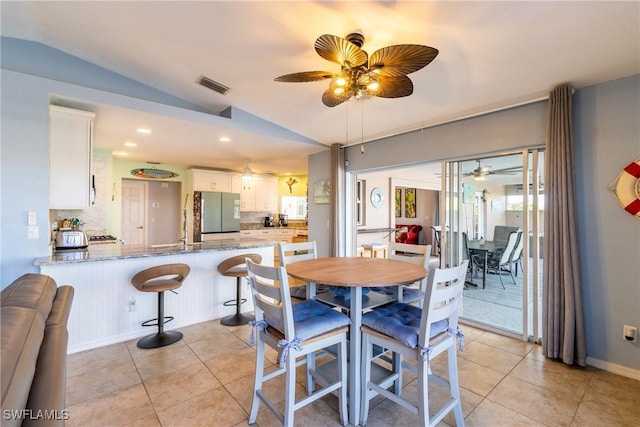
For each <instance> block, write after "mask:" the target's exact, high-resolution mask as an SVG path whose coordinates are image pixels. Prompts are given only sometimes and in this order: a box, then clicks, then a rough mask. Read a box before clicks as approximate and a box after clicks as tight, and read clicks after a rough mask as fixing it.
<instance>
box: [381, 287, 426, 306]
mask: <svg viewBox="0 0 640 427" xmlns="http://www.w3.org/2000/svg"><path fill="white" fill-rule="evenodd" d="M395 288H397V286H382V287H380V288H372V289H373V290H374V291H375V292H380V293H383V294H385V295H393V291H394V289H395ZM423 298H424V292H422V291H421V290H420V289H416V288H409V287H407V286H403V287H402V302H406V303H412V302H416V301H420V300H421V299H423Z"/></svg>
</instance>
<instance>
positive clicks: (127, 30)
mask: <svg viewBox="0 0 640 427" xmlns="http://www.w3.org/2000/svg"><path fill="white" fill-rule="evenodd" d="M1 8H2V9H1V12H2V13H1V15H2V16H1V17H2V25H1V27H0V28H1V30H0V31H1V34H2V35H3V36H8V37H15V38H21V39H27V40H32V41H37V42H41V43H44V44H46V45H48V46H51V47H54V48H57V49H59V50H62V51H64V52H67V53H69V54H72V55H75V56H77V57H80V58H82V59H84V60H87V61H89V62H92V63H95V64H97V65H100V66H102V67H104V68H107V69H109V70H112V71H114V72H117V73H120V74H122V75H125V76H127V77H130V78H133V79H135V80H138V81H141V82H144V83H146V84H148V85H150V86H153V87H155V88H158V89H160V90H162V91H165V92H167V93H170V94H172V95H175V96H178V97H181V98H183V99H185V100H188V101H190V102H192V103H195V104H198V105H201V106H203V107H206V108H207V109H210V110H211V111H212V112H215V113H219V112H221V111H222V110H224V109H225V108H227V107H229V106H233V107H236V108H239V109H241V110H243V111H246V112H248V113H251V114H253V115H255V116H258V117H260V118H263V119H265V120H267V121H270V122H272V123H274V124H276V125H279V126H282V127H284V128H286V129H289V130H291V131H293V132H295V133H297V134H300V135H303V136H305V137H307V138H310V139H312V140H315V141H317V142H319V143H321V144H324V145H327V146H329V145H331V144H332V143H345V142H349V143H356V142H360V141H362V140H365V141H367V140H372V139H376V138H379V137H381V136H386V135H390V134H395V133H399V132H402V131H407V130H411V129H416V128H421V127H425V126H429V125H432V124H435V123H440V122H443V121H447V120H451V119H455V118H460V117H465V116H468V115H472V114H477V113H481V112H486V111H489V110H492V109H495V108H501V107H504V106H508V105H512V104H514V103H519V102H526V101H529V100H532V99H537V98H540V97H542V96H545V95H546V94H548V92H549V91H550V90H551V89H552V88H553V87H555V86H556V85H558V84H562V83H570V84H572V85H573V86H574V87H576V88H580V87H584V86H588V85H592V84H596V83H599V82H603V81H607V80H612V79H616V78H620V77H625V76H629V75H633V74H637V73H639V72H640V32H639V28H640V3H639V2H637V1H629V2H610V1H605V2H560V1H557V2H540V1H531V2H525V1H518V2H515V1H514V2H503V1H501V2H480V1H478V2H457V1H456V2H452V1H441V2H421V1H414V2H407V1H366V2H328V1H327V2H325V1H316V2H301V1H296V2H294V1H291V2H282V1H280V2H272V1H256V2H245V1H223V2H222V1H220V2H219V1H209V2H186V1H173V2H146V1H132V2H126V1H124V2H90V1H84V2H53V1H42V2H6V1H3V2H2V3H1ZM356 30H358V31H361V32H362V33H363V34H364V36H365V38H366V40H365V44H364V46H363V49H364V50H366V51H367V52H369V53H370V54H371V53H372V52H373V51H375V50H377V49H379V48H381V47H384V46H388V45H393V44H403V43H415V44H425V45H429V46H432V47H435V48H437V49H439V51H440V54H439V55H438V57H437V58H436V59H435V60H434V61H433V62H432V63H431V64H430V65H429V66H427V67H426V68H424V69H422V70H420V71H418V72H416V73H413V74H411V75H409V77H410V78H411V80H412V81H413V83H414V93H413V95H411V96H409V97H407V98H399V99H380V98H374V99H370V100H367V101H364V102H354V103H351V102H349V103H344V104H343V105H340V106H337V107H334V108H328V107H325V106H324V105H323V104H322V102H321V95H322V93H323V92H324V90H325V89H326V88H327V87H328V82H326V81H325V82H313V83H278V82H274V81H273V79H274V78H275V77H277V76H280V75H283V74H288V73H293V72H298V71H314V70H326V71H338V68H339V67H338V65H337V64H334V63H330V62H328V61H326V60H324V59H323V58H321V57H320V56H318V55H317V53H316V52H315V50H314V48H313V44H314V41H315V39H316V38H317V37H318V36H320V35H321V34H325V33H328V34H334V35H337V36H340V37H344V36H345V35H346V34H348V33H350V32H353V31H356ZM200 75H206V76H208V77H210V78H212V79H214V80H216V81H218V82H220V83H222V84H224V85H226V86H228V87H230V88H231V89H230V90H229V91H228V93H227V94H226V95H220V94H218V93H215V92H212V91H210V90H208V89H205V88H203V87H202V86H199V85H198V84H196V83H195V81H196V79H197V78H198V77H199V76H200ZM88 108H93V109H94V110H96V112H97V113H98V117H97V119H96V128H95V130H96V138H95V140H96V146H97V147H102V148H109V149H113V150H122V149H124V147H123V145H122V144H123V143H124V142H125V141H127V140H135V141H136V142H138V147H137V148H135V149H128V151H129V153H130V154H129V157H128V158H130V159H133V160H141V161H147V160H150V161H159V162H161V163H169V164H174V165H185V166H187V165H199V166H208V167H218V168H226V169H235V170H240V169H241V168H242V167H243V166H244V163H245V161H246V160H249V162H250V165H251V167H252V169H254V171H256V172H265V173H266V172H270V173H276V174H284V173H287V172H290V173H294V174H300V173H305V172H306V156H307V155H308V154H310V153H315V152H318V151H319V150H322V149H324V148H323V147H322V146H318V145H313V144H309V143H301V142H296V141H295V140H294V139H293V138H281V137H277V138H276V137H272V136H266V135H257V134H255V133H248V132H238V131H236V130H233V129H227V128H224V127H222V126H219V125H211V124H203V123H200V124H198V123H194V122H191V121H189V120H181V119H180V120H179V119H168V118H166V117H158V116H154V115H152V114H147V113H144V114H143V113H139V112H134V111H129V110H123V109H119V108H114V107H112V106H105V105H90V106H88ZM347 124H348V125H347ZM139 126H146V127H150V128H151V129H152V131H153V133H152V134H151V135H150V136H148V137H144V138H143V137H140V136H138V135H136V134H135V132H134V129H135V128H137V127H139ZM223 134H228V135H231V137H232V142H231V143H228V144H226V145H222V146H220V142H219V141H218V137H219V136H221V135H223ZM145 138H146V139H145Z"/></svg>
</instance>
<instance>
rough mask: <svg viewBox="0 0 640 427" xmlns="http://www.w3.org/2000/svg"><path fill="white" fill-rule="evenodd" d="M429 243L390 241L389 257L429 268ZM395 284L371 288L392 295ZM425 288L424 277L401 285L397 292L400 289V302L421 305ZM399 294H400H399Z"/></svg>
mask: <svg viewBox="0 0 640 427" xmlns="http://www.w3.org/2000/svg"><path fill="white" fill-rule="evenodd" d="M430 254H431V245H426V246H424V245H412V244H407V243H396V242H391V243H390V244H389V255H388V257H389V259H395V260H398V261H405V262H410V263H412V264H417V265H421V266H423V267H424V268H425V270H427V271H428V270H429V267H430V262H431V258H430ZM395 288H396V286H384V287H376V288H371V290H372V291H374V292H381V293H384V294H387V295H392V294H393V293H394V291H396V289H395ZM426 289H427V278H426V277H425V278H424V279H422V280H421V281H420V282H416V283H415V284H411V285H401V286H400V289H398V292H400V291H402V294H401V298H402V299H401V302H405V303H407V304H414V303H415V304H417V305H418V306H420V307H422V301H423V300H424V295H425V291H426ZM399 295H400V294H399Z"/></svg>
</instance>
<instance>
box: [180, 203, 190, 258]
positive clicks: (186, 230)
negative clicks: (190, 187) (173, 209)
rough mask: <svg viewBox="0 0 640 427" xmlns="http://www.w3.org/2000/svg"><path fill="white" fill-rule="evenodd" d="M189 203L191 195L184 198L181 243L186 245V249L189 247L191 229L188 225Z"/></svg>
mask: <svg viewBox="0 0 640 427" xmlns="http://www.w3.org/2000/svg"><path fill="white" fill-rule="evenodd" d="M188 201H189V193H187V194H186V196H185V197H184V208H183V209H182V239H180V241H181V242H182V243H184V247H185V248H186V247H187V245H189V227H188V224H187V202H188Z"/></svg>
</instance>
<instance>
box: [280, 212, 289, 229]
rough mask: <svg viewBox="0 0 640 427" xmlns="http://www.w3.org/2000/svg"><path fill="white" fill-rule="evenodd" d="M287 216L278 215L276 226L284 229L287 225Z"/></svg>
mask: <svg viewBox="0 0 640 427" xmlns="http://www.w3.org/2000/svg"><path fill="white" fill-rule="evenodd" d="M288 218H289V216H288V215H286V214H278V224H279V225H280V227H286V226H287V225H289V219H288Z"/></svg>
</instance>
